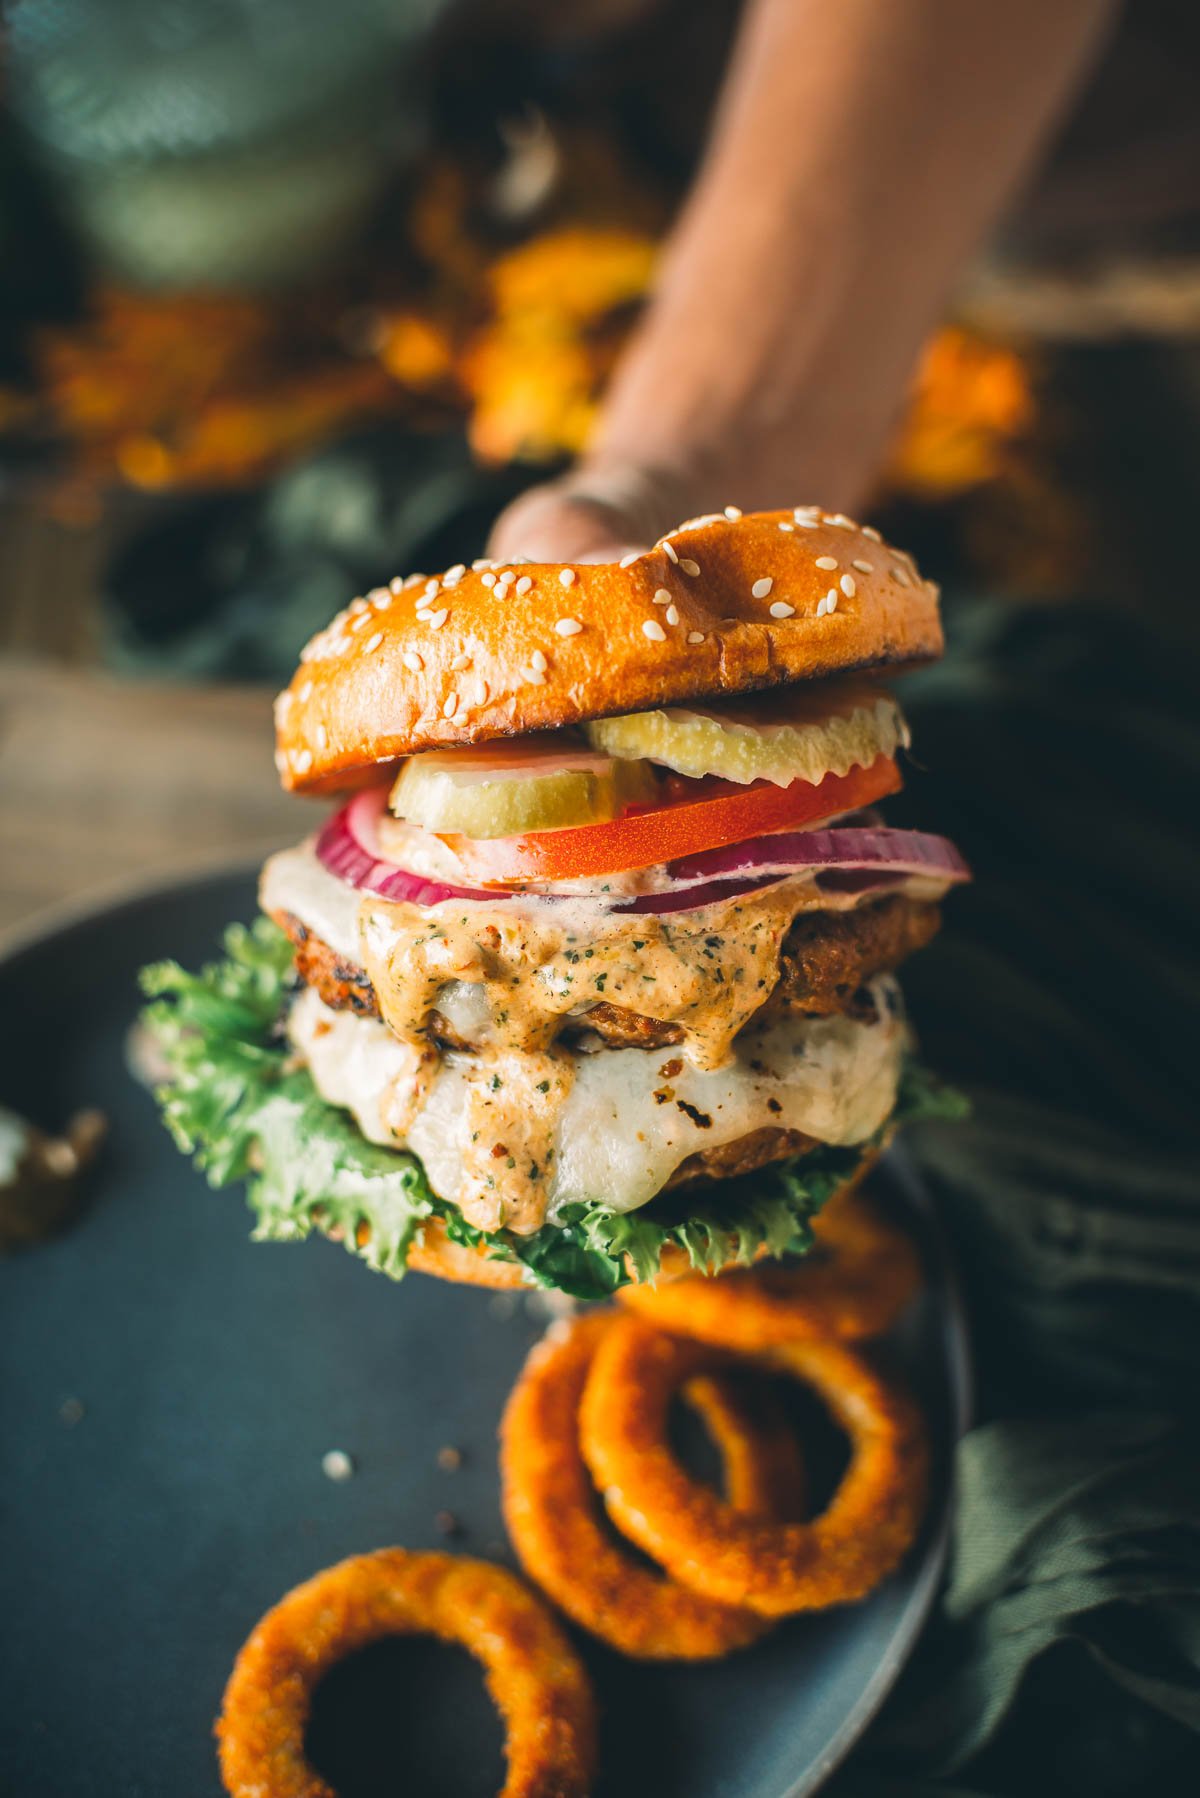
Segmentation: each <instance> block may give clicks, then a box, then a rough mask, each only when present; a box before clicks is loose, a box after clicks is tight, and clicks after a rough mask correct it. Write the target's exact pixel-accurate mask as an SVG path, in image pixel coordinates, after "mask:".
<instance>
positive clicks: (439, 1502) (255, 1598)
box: [0, 873, 968, 1798]
mask: <svg viewBox="0 0 1200 1798" xmlns="http://www.w3.org/2000/svg"><path fill="white" fill-rule="evenodd" d="M253 910H254V901H253V888H252V883H251V880H250V878H249V877H248V875H246V874H245V873H236V874H231V873H224V874H221V875H214V876H210V877H208V878H206V879H203V880H199V881H196V882H193V883H191V884H189V885H187V886H183V887H176V888H173V889H171V890H169V891H166V892H156V893H149V894H144V895H141V896H139V897H137V898H134V899H131V900H128V901H125V902H124V903H121V904H118V905H115V906H112V907H111V908H109V909H107V910H104V911H102V912H98V913H94V914H92V915H89V916H85V917H82V918H77V919H76V920H74V921H72V922H69V923H67V924H65V925H63V926H61V927H60V928H58V929H56V930H55V931H54V932H53V933H52V934H50V935H48V936H43V937H42V938H40V939H38V940H36V941H33V942H29V943H27V944H26V945H25V946H24V947H23V948H20V949H18V950H16V951H14V952H13V953H12V954H10V956H9V957H8V958H7V960H6V961H4V962H3V963H0V1020H2V1021H3V1031H2V1033H0V1035H2V1040H0V1102H4V1103H7V1104H10V1105H13V1106H15V1107H16V1108H17V1109H18V1110H21V1111H23V1112H25V1113H26V1114H27V1115H29V1116H31V1117H33V1118H35V1119H36V1120H38V1121H39V1122H42V1123H44V1124H46V1125H48V1126H52V1127H58V1126H60V1125H61V1124H62V1123H63V1121H64V1119H65V1117H66V1115H67V1114H68V1113H69V1112H70V1111H71V1110H72V1109H73V1108H75V1107H77V1106H80V1105H83V1104H89V1105H99V1106H101V1107H102V1108H103V1109H104V1110H105V1111H106V1112H107V1114H108V1117H109V1120H110V1123H111V1138H110V1141H109V1144H108V1147H107V1149H106V1151H105V1155H104V1159H103V1162H102V1164H101V1166H100V1167H98V1168H97V1169H96V1170H95V1173H94V1177H93V1180H92V1204H91V1206H90V1209H89V1210H88V1212H87V1214H86V1215H85V1217H84V1218H83V1220H82V1221H81V1222H80V1223H79V1224H78V1225H77V1227H76V1228H75V1229H73V1230H72V1231H70V1232H69V1233H68V1234H66V1235H65V1236H62V1237H61V1238H59V1239H58V1240H56V1241H53V1242H50V1243H46V1244H44V1245H43V1246H41V1247H39V1248H37V1249H35V1250H32V1251H29V1252H26V1253H24V1254H22V1255H20V1256H17V1257H14V1258H12V1259H10V1260H8V1261H5V1262H3V1263H0V1369H2V1370H3V1371H2V1388H0V1445H2V1447H0V1456H2V1465H0V1561H2V1562H3V1567H2V1569H0V1592H2V1599H0V1791H4V1792H6V1793H11V1794H14V1795H19V1798H93V1795H94V1798H118V1795H119V1798H164V1795H165V1794H167V1793H169V1794H171V1798H215V1795H216V1794H217V1793H218V1791H219V1782H218V1779H217V1773H216V1767H215V1761H214V1757H213V1750H212V1743H211V1737H210V1729H211V1724H212V1719H213V1717H214V1716H215V1714H216V1712H217V1710H218V1707H219V1704H220V1697H221V1690H222V1686H223V1683H224V1680H225V1678H226V1675H227V1673H228V1671H229V1668H230V1665H231V1663H232V1661H233V1658H234V1655H235V1654H236V1652H237V1649H238V1646H239V1644H240V1643H241V1642H242V1640H243V1638H244V1637H245V1635H246V1634H247V1632H248V1631H249V1629H250V1627H251V1625H252V1624H253V1622H254V1621H255V1619H256V1618H257V1617H258V1616H259V1615H260V1613H261V1612H262V1611H264V1610H266V1609H267V1608H268V1606H270V1605H271V1604H272V1603H273V1602H274V1601H275V1600H276V1599H277V1598H278V1597H280V1596H281V1594H282V1593H284V1592H285V1591H286V1590H287V1589H288V1587H290V1586H292V1585H293V1584H295V1582H296V1581H298V1580H302V1579H304V1578H305V1577H307V1576H308V1575H309V1574H311V1573H313V1572H315V1571H316V1570H317V1569H318V1568H320V1567H324V1566H327V1565H328V1564H329V1563H330V1562H331V1561H336V1560H338V1559H339V1558H340V1557H341V1556H343V1555H347V1554H351V1553H355V1552H358V1551H361V1550H364V1549H369V1548H375V1547H378V1546H381V1545H382V1544H385V1543H396V1542H398V1543H404V1544H405V1545H406V1546H408V1547H412V1548H426V1547H433V1546H439V1547H443V1546H445V1538H444V1536H443V1535H442V1534H440V1533H439V1529H438V1526H437V1524H436V1522H435V1518H436V1516H437V1513H438V1512H439V1511H443V1510H449V1511H452V1512H453V1513H454V1515H455V1516H456V1517H457V1519H459V1520H460V1522H461V1525H462V1527H463V1534H462V1536H461V1538H460V1542H461V1546H462V1547H463V1549H464V1550H465V1551H466V1552H474V1553H479V1554H483V1555H490V1556H501V1555H503V1556H507V1550H506V1548H505V1546H504V1532H503V1529H502V1527H501V1523H500V1515H499V1505H498V1493H497V1482H496V1465H495V1433H496V1425H497V1420H498V1418H499V1416H500V1411H501V1407H502V1405H503V1402H504V1398H505V1395H506V1393H507V1392H508V1390H509V1387H510V1386H511V1385H512V1382H513V1379H514V1377H515V1375H516V1373H517V1371H518V1369H519V1367H520V1365H521V1361H522V1358H523V1356H524V1354H525V1351H526V1349H527V1348H528V1346H529V1344H530V1342H532V1341H533V1339H534V1337H535V1336H536V1335H537V1334H538V1332H539V1330H540V1329H541V1328H542V1326H543V1324H544V1321H545V1311H544V1310H541V1311H540V1313H539V1310H538V1305H539V1301H538V1300H536V1299H535V1300H533V1301H529V1300H525V1299H521V1300H519V1301H516V1302H514V1301H512V1300H511V1299H508V1298H500V1299H497V1298H495V1297H492V1296H490V1295H488V1294H486V1293H481V1292H474V1291H468V1290H466V1289H463V1288H461V1287H456V1286H447V1285H443V1284H442V1283H441V1282H440V1281H437V1280H429V1279H424V1278H421V1277H417V1276H414V1277H413V1278H412V1279H410V1280H408V1281H406V1282H405V1283H404V1285H403V1286H401V1287H396V1286H394V1285H393V1284H392V1283H391V1282H390V1281H388V1280H386V1279H384V1278H383V1277H382V1276H380V1275H378V1274H373V1273H371V1272H370V1271H368V1270H367V1269H366V1268H365V1267H363V1266H362V1265H360V1264H359V1263H358V1262H356V1261H355V1260H354V1259H353V1258H352V1257H351V1256H349V1255H347V1254H346V1253H345V1252H344V1251H343V1250H342V1249H340V1248H338V1247H336V1246H335V1245H333V1244H331V1243H327V1242H324V1241H317V1240H314V1241H310V1242H308V1243H306V1244H303V1245H301V1246H297V1247H290V1248H283V1247H273V1246H258V1245H256V1244H252V1243H251V1242H250V1241H249V1223H248V1215H247V1212H246V1210H245V1208H244V1207H243V1205H242V1203H241V1201H240V1199H239V1197H238V1195H237V1193H236V1192H226V1193H220V1194H213V1193H210V1192H209V1191H208V1189H207V1188H206V1187H205V1186H204V1184H203V1182H202V1181H201V1179H200V1178H199V1176H197V1175H196V1174H194V1173H192V1172H191V1170H190V1169H189V1168H188V1166H187V1165H186V1163H185V1162H184V1161H183V1160H182V1158H181V1157H180V1156H179V1155H178V1154H177V1153H176V1151H175V1150H174V1148H173V1147H172V1145H171V1143H170V1141H169V1139H168V1137H167V1135H166V1132H165V1131H164V1130H163V1128H162V1126H161V1124H160V1123H159V1121H158V1118H157V1116H156V1114H155V1110H154V1107H153V1104H152V1102H151V1100H150V1098H149V1097H148V1095H147V1094H146V1093H145V1092H143V1091H141V1090H140V1089H139V1088H138V1087H137V1086H136V1085H135V1084H134V1082H133V1081H132V1080H131V1079H130V1077H129V1074H128V1072H127V1070H126V1065H125V1039H126V1034H127V1032H128V1030H129V1026H130V1024H131V1022H132V1020H133V1017H134V1014H135V1011H136V1009H137V1004H138V999H137V993H136V987H135V977H136V972H137V969H138V967H139V966H140V965H141V964H142V963H143V962H145V961H148V960H152V959H155V958H157V957H160V956H164V955H175V956H178V957H179V959H180V960H182V961H184V962H185V963H189V964H193V965H194V964H196V963H198V962H200V961H202V960H204V959H207V958H210V957H211V955H212V953H213V951H214V948H215V946H216V942H217V938H218V936H219V933H220V931H221V928H222V927H223V925H224V924H225V923H226V922H227V921H228V920H230V919H232V918H239V917H240V918H248V917H249V916H251V915H252V913H253ZM887 1179H888V1184H889V1185H890V1187H891V1189H892V1192H893V1195H894V1197H895V1200H896V1203H897V1204H898V1205H899V1206H901V1207H902V1208H904V1209H905V1210H906V1211H907V1212H908V1213H909V1214H910V1219H911V1223H912V1227H913V1228H914V1229H915V1230H916V1231H917V1232H918V1234H919V1236H920V1240H921V1242H922V1245H923V1248H924V1251H925V1254H926V1259H927V1262H928V1267H929V1275H930V1283H929V1291H928V1296H927V1297H926V1298H925V1299H924V1300H923V1301H922V1303H921V1304H920V1306H918V1307H916V1308H915V1309H914V1314H913V1315H912V1316H911V1318H910V1319H909V1320H908V1322H907V1323H906V1326H905V1328H904V1330H903V1332H902V1333H901V1334H900V1336H899V1337H898V1338H897V1341H896V1343H895V1344H894V1349H895V1352H896V1354H897V1355H898V1356H899V1357H900V1359H901V1360H902V1362H903V1364H904V1366H905V1367H906V1369H907V1371H908V1374H909V1377H910V1379H911V1380H912V1381H913V1383H914V1384H915V1385H916V1387H917V1388H918V1390H919V1392H920V1394H921V1396H922V1398H923V1400H924V1403H925V1405H926V1407H927V1409H928V1411H929V1415H930V1417H931V1420H932V1424H933V1428H934V1432H935V1438H936V1442H937V1447H938V1468H937V1476H936V1485H935V1493H936V1497H935V1501H934V1503H933V1505H932V1507H931V1513H930V1516H929V1519H928V1523H927V1527H926V1529H925V1533H924V1536H923V1538H922V1541H921V1543H920V1544H919V1545H918V1548H917V1550H916V1551H915V1552H914V1553H913V1555H912V1556H911V1557H910V1559H909V1561H908V1563H907V1565H906V1566H905V1567H904V1569H903V1570H902V1571H901V1573H900V1574H899V1575H898V1576H897V1577H895V1578H894V1579H892V1580H891V1581H889V1582H888V1584H887V1585H886V1586H884V1587H883V1589H882V1590H880V1591H879V1592H877V1593H876V1594H875V1596H874V1597H873V1598H871V1599H870V1600H869V1601H868V1602H867V1603H865V1604H862V1605H859V1606H857V1607H854V1608H851V1609H848V1610H845V1611H839V1612H829V1613H826V1614H824V1615H820V1616H813V1617H810V1618H807V1619H803V1620H800V1621H797V1622H794V1623H791V1624H787V1625H785V1626H783V1627H782V1628H781V1629H779V1630H778V1631H777V1632H776V1633H775V1634H773V1635H772V1636H771V1637H769V1638H768V1639H767V1640H766V1641H765V1642H764V1643H762V1644H761V1645H760V1646H759V1647H757V1648H755V1649H753V1650H751V1651H750V1652H749V1653H746V1654H742V1655H740V1656H737V1657H735V1658H733V1659H730V1660H728V1661H725V1662H723V1663H720V1664H717V1665H712V1666H707V1667H698V1668H679V1669H664V1668H658V1667H646V1666H636V1665H634V1664H632V1663H629V1662H622V1661H620V1660H619V1659H618V1658H617V1657H616V1656H613V1655H610V1654H608V1653H606V1652H604V1651H601V1650H597V1649H595V1648H594V1647H593V1646H592V1645H591V1644H590V1643H586V1644H584V1646H585V1650H586V1653H587V1656H588V1660H589V1662H590V1664H591V1665H592V1667H593V1669H594V1672H595V1675H596V1680H597V1684H598V1688H599V1692H600V1697H601V1701H602V1704H603V1707H604V1725H603V1737H602V1762H603V1778H602V1781H601V1785H600V1788H599V1790H600V1792H602V1793H604V1794H609V1795H610V1798H616V1795H617V1794H619V1795H620V1798H638V1795H639V1794H650V1793H653V1794H654V1798H718V1795H719V1798H799V1795H800V1794H802V1793H807V1792H811V1791H813V1790H815V1788H816V1787H817V1786H818V1785H819V1783H820V1782H821V1780H822V1779H823V1778H824V1777H825V1776H826V1775H827V1774H828V1773H829V1771H830V1770H831V1768H832V1767H833V1766H834V1765H836V1763H837V1762H838V1760H839V1759H840V1758H841V1757H842V1756H843V1755H844V1754H845V1753H846V1751H847V1750H848V1748H849V1747H850V1745H851V1744H852V1743H853V1742H854V1741H855V1740H856V1738H857V1737H858V1736H859V1735H860V1734H861V1732H862V1730H863V1729H864V1728H865V1726H866V1723H867V1722H868V1720H869V1718H870V1717H871V1715H872V1714H873V1712H874V1711H875V1710H876V1708H877V1707H878V1705H879V1704H880V1702H881V1701H882V1699H883V1696H884V1694H885V1693H886V1691H887V1689H888V1688H889V1686H890V1685H891V1683H892V1681H893V1680H894V1679H895V1677H896V1674H897V1672H898V1671H899V1668H900V1666H901V1664H902V1662H903V1660H904V1658H905V1656H906V1654H907V1653H908V1652H909V1649H910V1648H911V1645H912V1643H913V1640H914V1637H915V1636H916V1633H917V1631H918V1629H919V1628H920V1625H921V1622H922V1620H923V1618H924V1617H925V1615H926V1612H927V1610H928V1608H929V1605H930V1603H931V1600H932V1596H933V1592H934V1589H935V1587H936V1583H937V1579H938V1575H939V1571H940V1568H941V1564H942V1559H943V1555H944V1551H945V1541H946V1509H947V1484H946V1471H945V1470H946V1462H947V1453H948V1449H949V1446H950V1444H951V1442H952V1440H953V1439H954V1437H955V1436H956V1435H957V1434H958V1433H959V1432H960V1431H961V1429H962V1428H963V1424H964V1417H965V1411H966V1405H967V1381H968V1372H967V1351H966V1345H965V1337H964V1331H963V1323H962V1316H961V1312H960V1309H959V1305H958V1301H957V1298H956V1295H955V1292H954V1289H953V1286H952V1284H951V1281H950V1278H949V1275H948V1272H947V1268H946V1264H945V1257H944V1253H943V1247H942V1242H941V1239H940V1237H939V1235H938V1233H937V1230H936V1227H935V1226H934V1223H933V1220H932V1219H931V1217H930V1216H929V1214H928V1211H927V1208H926V1206H925V1205H924V1203H923V1200H922V1197H921V1194H920V1192H919V1191H918V1190H916V1188H915V1187H914V1185H913V1183H912V1180H911V1177H910V1176H909V1175H908V1174H907V1173H906V1171H905V1169H904V1166H903V1164H902V1163H901V1162H899V1161H898V1160H897V1159H896V1158H895V1157H892V1158H890V1161H889V1173H888V1176H887ZM66 1401H77V1405H71V1404H68V1405H67V1408H66V1410H65V1411H64V1409H63V1407H64V1403H65V1402H66ZM79 1405H81V1406H82V1407H83V1415H82V1417H77V1409H78V1406H79ZM72 1417H77V1420H76V1421H74V1422H72V1421H70V1420H71V1418H72ZM447 1444H452V1445H454V1446H456V1447H458V1448H461V1449H462V1450H463V1451H464V1456H465V1460H464V1465H463V1466H462V1468H461V1470H459V1471H457V1472H445V1471H441V1470H439V1467H438V1465H437V1451H438V1449H439V1448H440V1447H442V1446H443V1445H447ZM331 1448H342V1449H345V1450H347V1451H348V1452H349V1453H350V1454H351V1455H353V1457H354V1460H355V1463H356V1473H355V1476H354V1477H353V1478H352V1479H350V1480H349V1481H346V1482H345V1483H341V1484H335V1483H333V1482H332V1481H330V1480H329V1479H327V1478H326V1477H325V1476H324V1475H323V1473H322V1470H321V1458H322V1455H323V1454H324V1453H325V1451H326V1450H328V1449H331ZM320 1727H321V1730H322V1733H323V1740H324V1744H325V1746H324V1752H325V1754H326V1759H327V1767H326V1771H327V1772H328V1773H329V1774H330V1776H331V1777H335V1778H336V1780H337V1781H338V1782H340V1789H341V1790H342V1792H343V1794H344V1798H373V1795H374V1794H377V1793H379V1794H382V1793H383V1792H385V1791H386V1792H393V1791H395V1790H396V1789H398V1785H397V1777H398V1773H402V1775H403V1778H402V1781H401V1783H403V1785H404V1788H405V1789H406V1790H411V1791H421V1792H431V1791H436V1792H439V1793H444V1794H447V1795H449V1794H451V1793H455V1794H464V1793H465V1794H471V1795H472V1798H473V1795H474V1794H480V1795H481V1798H482V1795H485V1794H491V1793H494V1792H495V1791H496V1790H497V1789H498V1787H499V1785H500V1783H501V1759H500V1733H499V1726H498V1724H497V1722H496V1721H495V1719H494V1718H493V1716H492V1715H491V1712H490V1709H489V1706H488V1703H487V1700H486V1697H485V1696H484V1695H483V1691H482V1686H481V1684H480V1682H479V1679H478V1676H477V1673H476V1671H475V1670H474V1668H473V1667H472V1666H471V1664H470V1663H469V1662H468V1661H467V1660H466V1657H465V1656H462V1655H459V1653H458V1652H457V1651H455V1650H451V1649H445V1648H441V1647H435V1646H433V1645H432V1644H428V1643H424V1642H421V1643H406V1644H399V1643H397V1644H395V1645H390V1644H389V1645H385V1646H384V1647H382V1648H380V1649H378V1650H375V1651H372V1654H371V1655H369V1656H368V1657H366V1659H365V1661H364V1662H363V1663H362V1664H360V1665H359V1666H357V1667H355V1668H349V1669H347V1670H345V1671H344V1672H343V1674H342V1676H341V1677H340V1679H338V1680H336V1681H331V1682H330V1684H329V1685H328V1686H327V1688H326V1693H325V1696H324V1698H323V1702H322V1710H321V1718H320ZM352 1740H353V1742H354V1743H356V1744H357V1747H356V1748H353V1749H352V1747H351V1745H350V1744H351V1742H352Z"/></svg>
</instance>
